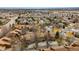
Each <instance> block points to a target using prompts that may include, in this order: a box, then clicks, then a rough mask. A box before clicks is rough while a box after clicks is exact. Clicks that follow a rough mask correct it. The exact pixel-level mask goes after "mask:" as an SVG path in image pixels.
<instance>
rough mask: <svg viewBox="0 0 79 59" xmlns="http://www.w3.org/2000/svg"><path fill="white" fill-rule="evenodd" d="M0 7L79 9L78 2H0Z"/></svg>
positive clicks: (18, 0)
mask: <svg viewBox="0 0 79 59" xmlns="http://www.w3.org/2000/svg"><path fill="white" fill-rule="evenodd" d="M0 7H79V1H78V0H0Z"/></svg>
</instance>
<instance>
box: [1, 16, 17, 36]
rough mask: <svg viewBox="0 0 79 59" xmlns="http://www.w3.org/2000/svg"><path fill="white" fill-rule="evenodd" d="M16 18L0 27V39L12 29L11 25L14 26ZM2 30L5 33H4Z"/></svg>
mask: <svg viewBox="0 0 79 59" xmlns="http://www.w3.org/2000/svg"><path fill="white" fill-rule="evenodd" d="M17 17H18V16H16V17H12V18H11V20H10V21H9V22H8V23H7V24H5V25H3V26H2V28H1V30H0V37H2V36H3V35H4V34H6V33H8V32H9V31H10V29H11V27H12V24H15V20H16V19H17ZM4 29H5V30H6V31H4Z"/></svg>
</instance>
